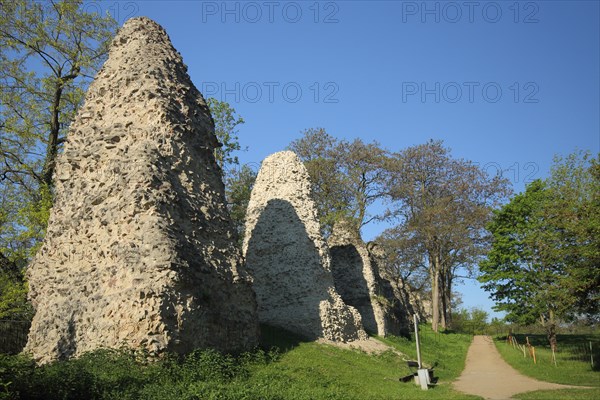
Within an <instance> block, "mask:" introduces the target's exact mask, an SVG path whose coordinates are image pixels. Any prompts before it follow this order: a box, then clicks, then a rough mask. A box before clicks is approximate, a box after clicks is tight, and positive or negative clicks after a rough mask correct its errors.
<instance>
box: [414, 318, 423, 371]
mask: <svg viewBox="0 0 600 400" xmlns="http://www.w3.org/2000/svg"><path fill="white" fill-rule="evenodd" d="M413 319H414V321H415V341H416V342H417V362H418V363H419V369H421V367H422V365H421V345H420V344H419V320H418V318H417V314H415V315H413Z"/></svg>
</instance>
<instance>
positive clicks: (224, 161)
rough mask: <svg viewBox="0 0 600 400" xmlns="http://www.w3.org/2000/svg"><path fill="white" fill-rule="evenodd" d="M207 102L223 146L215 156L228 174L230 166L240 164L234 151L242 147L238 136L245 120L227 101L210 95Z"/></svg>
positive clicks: (216, 132) (218, 137) (217, 150)
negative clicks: (240, 126)
mask: <svg viewBox="0 0 600 400" xmlns="http://www.w3.org/2000/svg"><path fill="white" fill-rule="evenodd" d="M206 102H207V104H208V107H209V108H210V112H211V114H212V117H213V120H214V121H215V134H216V135H217V139H218V140H219V143H221V147H220V148H218V149H216V151H215V157H216V159H217V162H218V163H219V166H221V168H223V169H224V171H225V175H227V173H228V171H229V169H230V168H235V166H237V165H238V164H239V160H238V158H237V156H236V155H235V154H234V152H236V151H239V150H241V149H242V147H241V146H240V141H239V137H238V126H239V125H242V124H244V123H245V121H244V119H243V118H242V117H241V116H239V115H238V114H237V112H236V111H235V109H234V108H233V107H231V106H230V105H229V103H227V102H225V101H220V100H217V99H215V98H213V97H210V98H208V99H207V100H206Z"/></svg>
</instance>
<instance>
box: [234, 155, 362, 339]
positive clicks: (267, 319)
mask: <svg viewBox="0 0 600 400" xmlns="http://www.w3.org/2000/svg"><path fill="white" fill-rule="evenodd" d="M311 190H312V189H311V184H310V179H309V175H308V172H307V171H306V168H305V167H304V165H303V164H302V162H301V161H300V159H299V158H298V157H297V156H296V154H295V153H293V152H291V151H283V152H279V153H275V154H273V155H271V156H269V157H267V158H266V159H265V160H264V161H263V163H262V165H261V168H260V171H259V173H258V177H257V179H256V182H255V184H254V187H253V189H252V196H251V199H250V202H249V205H248V210H247V213H246V235H245V237H244V244H243V252H244V255H245V257H246V264H247V268H248V272H249V273H250V274H251V275H252V277H253V287H254V290H255V292H256V297H257V303H258V316H259V319H260V321H261V322H262V323H265V324H268V325H272V326H276V327H280V328H284V329H287V330H289V331H292V332H295V333H298V334H300V335H302V336H304V337H306V338H309V339H316V338H324V339H327V340H333V341H342V342H345V341H353V340H358V339H364V338H366V337H367V336H366V333H365V332H364V330H363V329H362V324H361V318H360V314H359V313H358V311H357V310H356V309H354V308H353V307H349V306H347V305H346V304H344V302H343V300H342V298H341V297H340V296H339V294H338V293H337V292H336V291H335V286H334V283H333V277H332V275H331V269H330V265H329V263H330V260H329V252H328V249H327V245H326V243H325V241H324V239H323V237H322V236H321V233H320V226H319V222H318V219H317V214H316V208H315V205H314V202H313V200H312V197H311V196H312V195H311Z"/></svg>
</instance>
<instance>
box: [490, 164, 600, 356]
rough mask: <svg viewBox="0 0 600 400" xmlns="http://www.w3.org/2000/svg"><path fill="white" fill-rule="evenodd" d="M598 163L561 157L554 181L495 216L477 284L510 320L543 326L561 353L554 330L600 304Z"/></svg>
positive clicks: (532, 187) (531, 188)
mask: <svg viewBox="0 0 600 400" xmlns="http://www.w3.org/2000/svg"><path fill="white" fill-rule="evenodd" d="M599 193H600V173H599V170H598V160H597V159H591V157H590V155H589V153H583V152H577V153H574V154H572V155H570V156H568V157H567V158H565V159H563V158H560V157H558V158H556V159H555V163H554V166H553V168H552V171H551V176H550V177H549V178H548V179H547V180H545V181H542V180H536V181H534V182H532V183H531V184H529V185H528V186H527V188H526V190H525V192H524V193H521V194H518V195H516V196H515V197H513V198H512V199H511V201H510V202H509V203H508V204H506V205H505V206H504V207H502V208H501V209H500V210H498V211H496V212H495V215H494V218H493V220H492V221H491V223H490V224H489V226H488V229H489V230H490V231H491V232H492V235H493V245H492V248H491V250H490V252H489V253H488V255H487V257H486V259H485V260H484V261H482V262H481V263H480V271H481V276H480V278H479V280H480V282H482V283H483V288H484V289H486V290H487V291H489V292H490V293H491V296H492V298H493V299H494V300H495V301H496V309H497V310H502V311H506V312H507V316H506V319H507V320H508V321H510V322H517V323H519V324H522V325H527V324H532V323H534V322H536V321H537V322H538V323H539V324H540V325H541V326H542V327H543V328H544V329H545V331H546V335H547V337H548V341H549V343H550V345H551V346H552V347H553V348H556V327H557V324H558V323H559V322H561V321H564V320H568V319H570V318H573V317H576V316H577V315H578V314H581V313H592V314H593V313H598V307H599V305H598V304H599V301H600V289H599V288H600V272H599V271H598V265H599V263H600V239H599V236H600V199H599Z"/></svg>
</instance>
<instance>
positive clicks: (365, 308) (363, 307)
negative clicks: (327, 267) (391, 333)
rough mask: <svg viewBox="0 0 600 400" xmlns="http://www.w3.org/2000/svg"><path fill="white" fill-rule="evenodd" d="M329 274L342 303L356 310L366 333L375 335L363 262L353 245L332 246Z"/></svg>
mask: <svg viewBox="0 0 600 400" xmlns="http://www.w3.org/2000/svg"><path fill="white" fill-rule="evenodd" d="M329 253H330V255H331V272H332V274H333V281H334V283H335V289H336V291H337V292H338V293H339V294H340V296H342V300H344V303H346V304H348V305H349V306H352V307H354V308H356V309H357V310H358V312H359V313H360V315H361V317H362V323H363V326H364V328H365V330H366V331H367V332H368V333H372V334H377V331H378V330H377V321H376V319H375V312H374V310H373V304H372V299H371V296H370V294H369V287H368V284H367V281H366V279H365V277H364V274H363V268H364V265H363V261H362V257H361V256H360V254H359V253H358V250H357V249H356V247H355V246H354V245H351V244H349V245H343V246H332V247H331V248H330V249H329Z"/></svg>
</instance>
